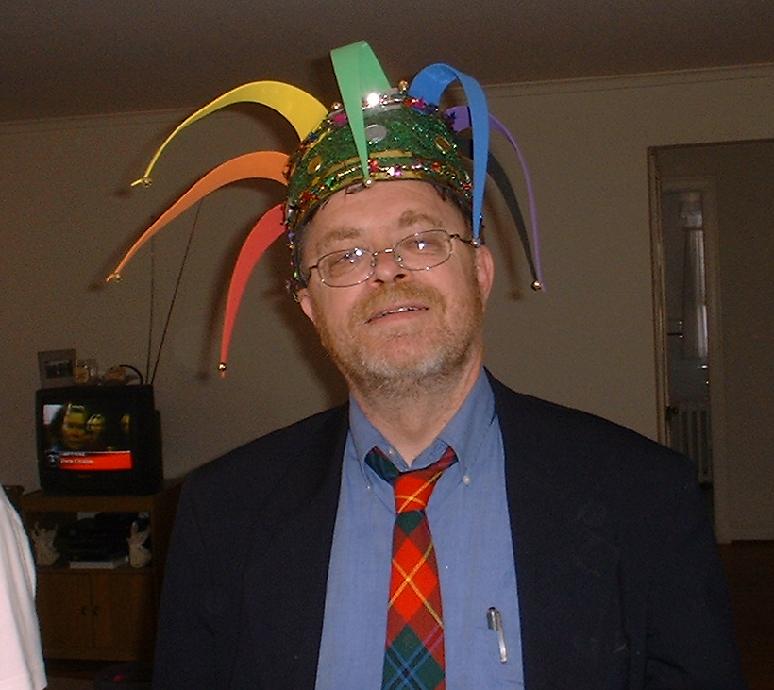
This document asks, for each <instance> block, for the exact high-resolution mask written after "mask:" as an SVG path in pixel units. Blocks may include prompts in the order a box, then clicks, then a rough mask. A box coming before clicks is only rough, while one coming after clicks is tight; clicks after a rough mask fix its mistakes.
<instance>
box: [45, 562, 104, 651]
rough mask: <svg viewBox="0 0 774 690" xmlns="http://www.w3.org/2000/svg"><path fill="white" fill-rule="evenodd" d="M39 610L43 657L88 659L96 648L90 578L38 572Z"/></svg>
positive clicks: (87, 576)
mask: <svg viewBox="0 0 774 690" xmlns="http://www.w3.org/2000/svg"><path fill="white" fill-rule="evenodd" d="M37 606H38V617H39V619H40V630H41V638H42V641H43V651H44V654H45V655H46V656H50V657H64V658H69V657H72V656H75V657H81V658H86V657H88V652H89V650H90V649H91V648H92V646H93V622H92V613H93V611H92V600H91V579H90V576H89V574H88V573H72V572H68V571H62V570H56V571H54V570H52V571H46V570H42V569H41V570H39V571H38V594H37Z"/></svg>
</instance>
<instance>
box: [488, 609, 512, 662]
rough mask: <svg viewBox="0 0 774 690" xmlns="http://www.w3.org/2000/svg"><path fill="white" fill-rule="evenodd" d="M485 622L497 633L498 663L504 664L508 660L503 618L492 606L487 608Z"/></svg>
mask: <svg viewBox="0 0 774 690" xmlns="http://www.w3.org/2000/svg"><path fill="white" fill-rule="evenodd" d="M486 624H487V626H488V627H489V629H490V630H494V631H495V632H496V633H497V647H498V649H499V651H500V663H501V664H504V663H506V662H507V661H508V648H507V647H506V646H505V632H504V631H503V618H502V616H501V615H500V612H499V611H498V610H497V609H496V608H495V607H494V606H492V607H491V608H489V609H487V612H486Z"/></svg>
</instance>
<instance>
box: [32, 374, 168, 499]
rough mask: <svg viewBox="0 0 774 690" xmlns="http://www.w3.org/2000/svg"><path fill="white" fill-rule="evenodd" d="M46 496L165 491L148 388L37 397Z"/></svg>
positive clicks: (55, 391)
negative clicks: (162, 483)
mask: <svg viewBox="0 0 774 690" xmlns="http://www.w3.org/2000/svg"><path fill="white" fill-rule="evenodd" d="M35 415H36V420H37V454H38V470H39V475H40V485H41V488H42V489H43V491H44V492H45V493H47V494H72V495H85V496H88V495H120V494H126V495H145V494H152V493H156V492H157V491H159V490H160V488H161V481H162V459H161V428H160V427H161V425H160V419H159V413H158V411H157V410H156V407H155V403H154V399H153V386H150V385H98V386H67V387H62V388H42V389H40V390H38V391H37V393H36V396H35Z"/></svg>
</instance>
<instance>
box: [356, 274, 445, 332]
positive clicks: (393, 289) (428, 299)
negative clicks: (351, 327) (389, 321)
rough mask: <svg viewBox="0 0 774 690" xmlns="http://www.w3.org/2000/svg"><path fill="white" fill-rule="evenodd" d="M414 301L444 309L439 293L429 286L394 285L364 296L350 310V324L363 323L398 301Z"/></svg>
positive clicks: (441, 296)
mask: <svg viewBox="0 0 774 690" xmlns="http://www.w3.org/2000/svg"><path fill="white" fill-rule="evenodd" d="M411 300H415V301H417V302H421V303H423V304H425V305H426V306H428V307H431V308H433V307H434V308H441V309H445V307H446V303H445V301H444V299H443V295H442V294H441V291H440V290H438V289H436V288H434V287H432V286H430V285H416V284H409V283H395V284H392V285H387V286H383V287H382V288H381V289H380V290H379V291H378V292H374V293H373V294H370V295H366V297H364V298H363V300H362V301H361V302H359V303H358V304H357V305H356V306H355V308H354V309H353V310H352V315H351V323H353V324H357V323H364V322H365V321H367V320H368V319H369V318H370V317H371V316H372V315H373V314H374V313H375V312H378V311H382V310H384V309H387V308H388V307H390V306H392V305H394V304H395V303H396V302H400V301H411Z"/></svg>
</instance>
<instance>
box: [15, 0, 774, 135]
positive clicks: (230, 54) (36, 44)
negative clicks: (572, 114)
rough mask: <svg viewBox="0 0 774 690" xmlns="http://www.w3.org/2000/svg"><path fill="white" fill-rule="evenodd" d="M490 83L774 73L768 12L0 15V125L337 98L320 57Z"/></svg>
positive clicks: (255, 0)
mask: <svg viewBox="0 0 774 690" xmlns="http://www.w3.org/2000/svg"><path fill="white" fill-rule="evenodd" d="M356 40H367V41H368V42H369V43H371V45H372V46H373V47H374V50H375V51H376V53H377V55H378V56H379V57H380V60H381V62H382V66H383V67H384V69H385V72H386V73H387V75H388V77H389V78H390V80H391V81H394V82H397V81H398V79H402V78H410V77H411V76H412V75H413V74H414V73H415V72H416V71H417V70H418V69H420V68H422V67H424V66H425V65H427V64H430V63H432V62H438V61H440V62H448V63H450V64H452V65H454V66H455V67H458V68H459V69H461V70H463V71H465V72H468V73H470V74H472V75H473V76H475V77H477V78H478V79H479V80H480V81H481V82H483V83H485V84H496V83H505V82H521V81H534V80H545V79H563V78H575V77H588V76H604V75H621V74H635V73H645V72H662V71H671V70H685V69H698V68H708V67H722V66H730V65H740V64H753V63H774V2H772V0H649V1H648V0H525V1H524V2H515V1H514V0H477V1H476V0H473V1H472V2H466V1H465V0H444V1H443V2H439V1H436V0H391V2H384V1H380V0H370V2H360V3H354V2H352V1H351V0H327V1H325V0H305V1H304V0H262V1H261V0H250V1H248V0H230V1H226V0H210V1H209V2H207V1H205V0H131V1H130V0H27V1H22V2H11V1H10V0H4V1H3V2H1V3H0V99H1V100H0V120H3V121H14V120H26V119H30V118H47V117H61V116H72V115H85V114H98V113H111V112H126V111H138V110H155V109H166V108H193V107H197V106H199V105H201V104H203V103H205V102H207V101H209V100H210V99H211V98H213V97H214V96H216V95H218V94H220V93H222V92H223V91H226V90H227V89H229V88H231V87H233V86H237V85H239V84H241V83H244V82H247V81H253V80H256V79H279V80H281V81H289V82H291V83H294V84H296V85H297V86H300V87H301V88H304V89H305V90H308V91H310V92H312V93H313V94H314V95H315V96H317V97H318V98H320V99H321V100H322V101H323V102H329V101H331V100H334V98H335V93H336V92H335V88H334V84H333V77H332V74H331V70H330V65H329V61H328V57H327V55H328V51H329V50H330V49H331V48H333V47H336V46H339V45H343V44H346V43H349V42H352V41H356Z"/></svg>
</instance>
